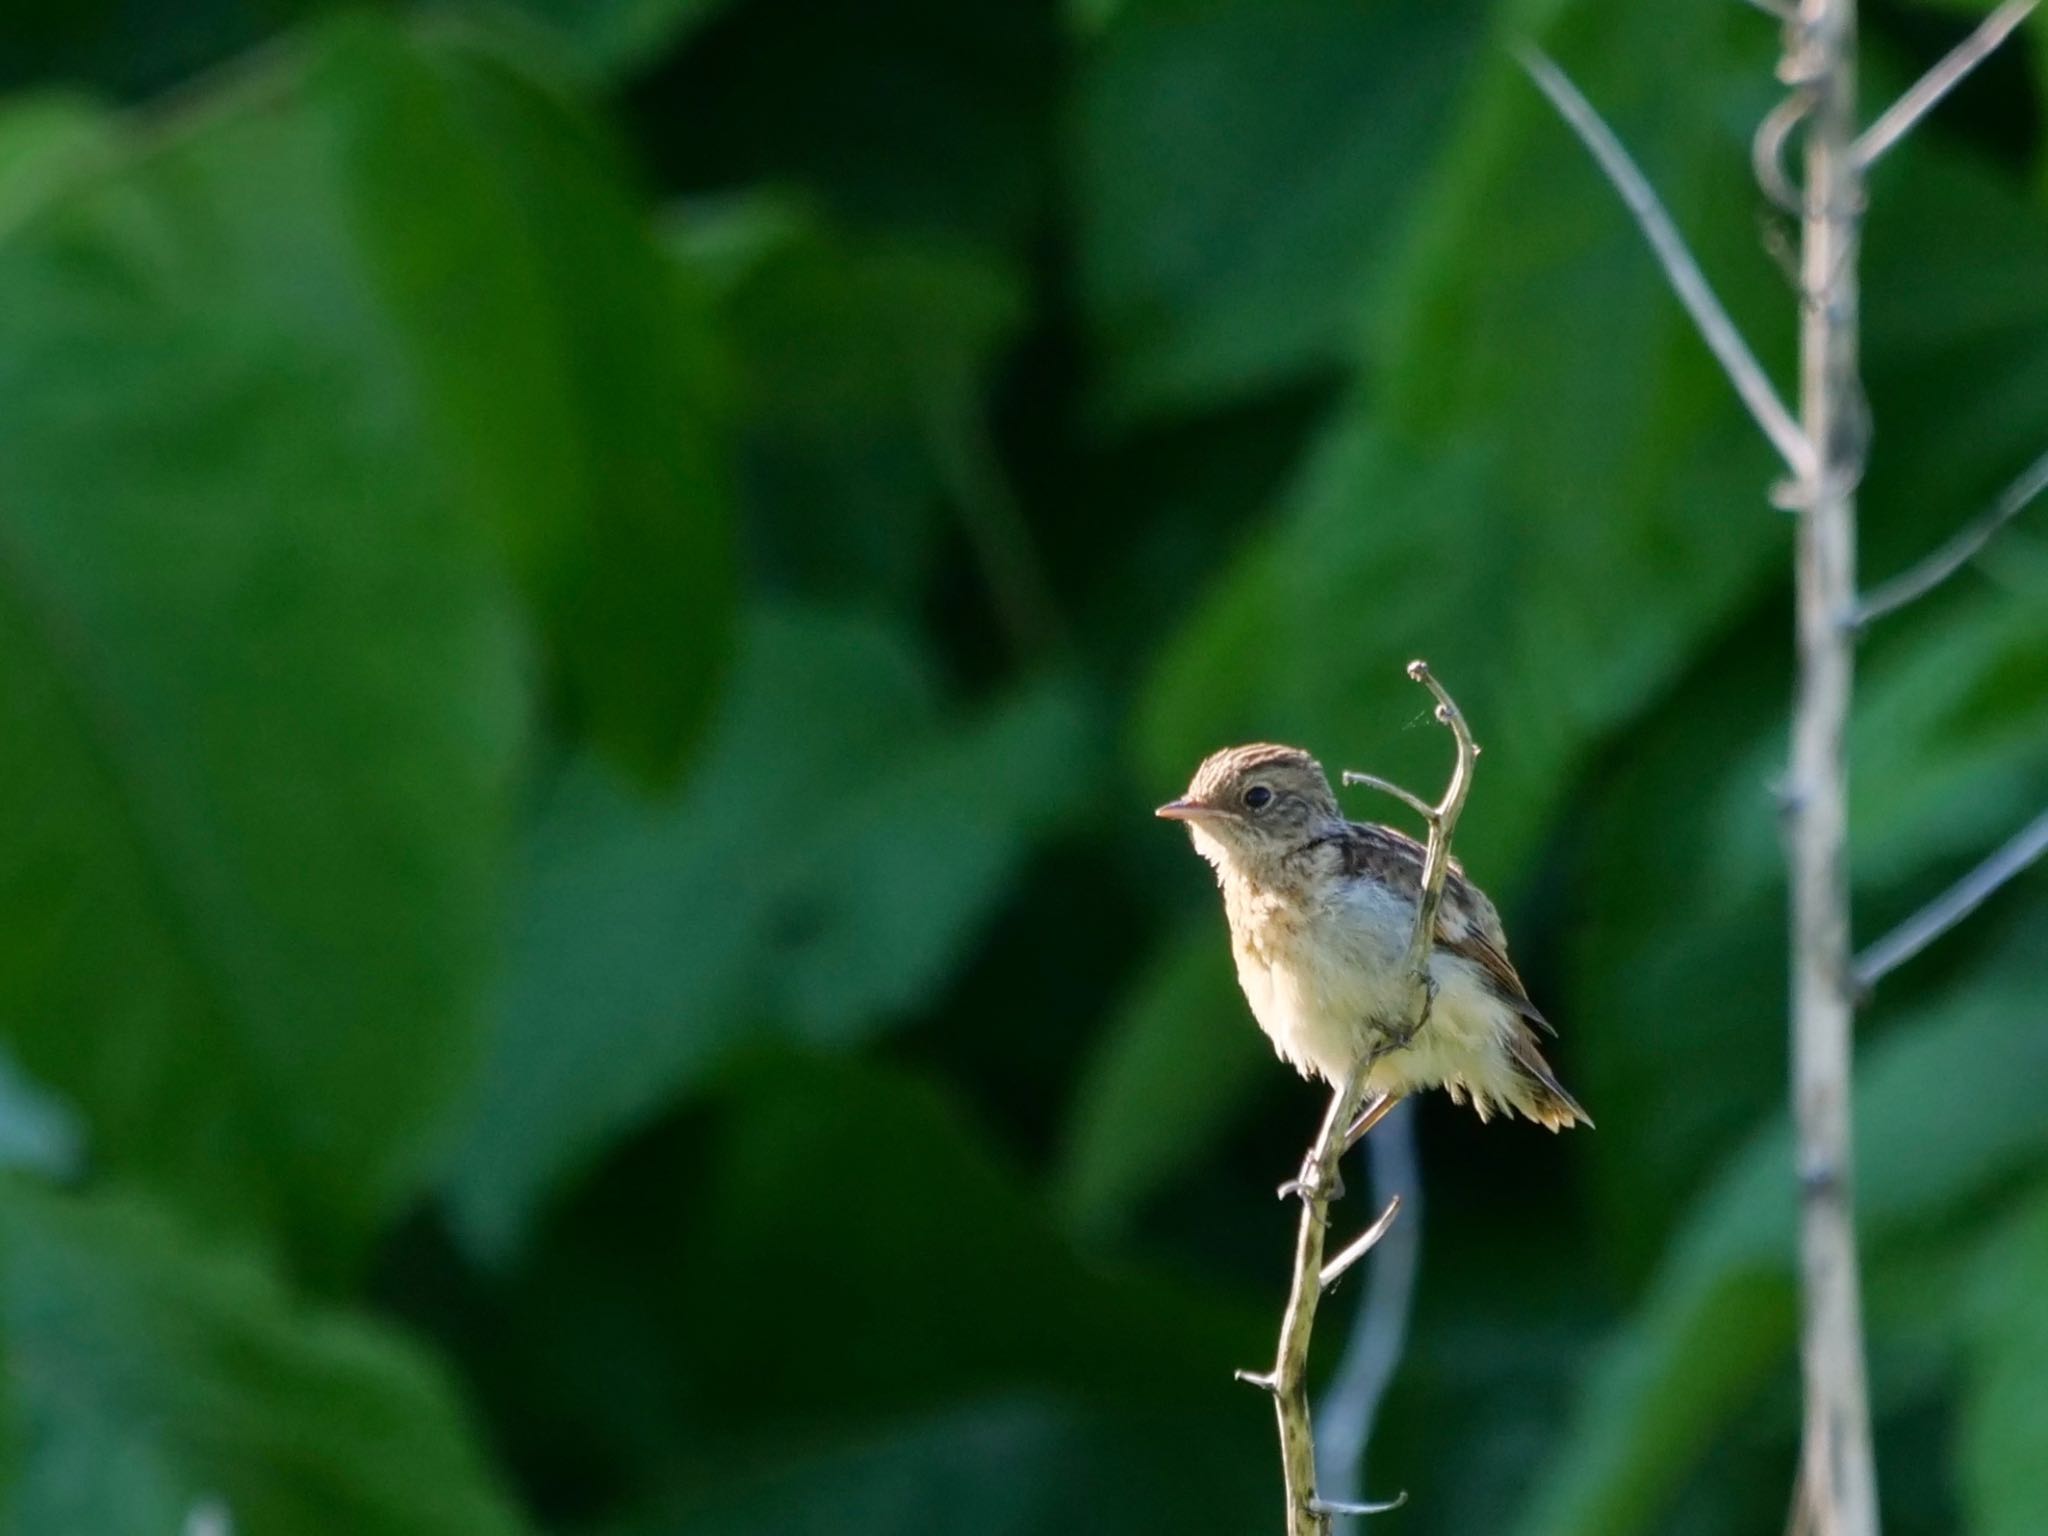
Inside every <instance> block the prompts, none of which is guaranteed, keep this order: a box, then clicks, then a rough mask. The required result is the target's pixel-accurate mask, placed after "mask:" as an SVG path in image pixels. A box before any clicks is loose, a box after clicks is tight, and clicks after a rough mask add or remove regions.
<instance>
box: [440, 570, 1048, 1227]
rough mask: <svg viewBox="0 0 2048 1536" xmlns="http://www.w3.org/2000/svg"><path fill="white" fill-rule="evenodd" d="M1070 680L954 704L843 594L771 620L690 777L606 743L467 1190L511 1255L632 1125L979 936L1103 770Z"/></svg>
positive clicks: (941, 971) (472, 1209)
mask: <svg viewBox="0 0 2048 1536" xmlns="http://www.w3.org/2000/svg"><path fill="white" fill-rule="evenodd" d="M1088 749H1089V742H1088V736H1087V732H1086V731H1085V730H1084V728H1083V723H1082V720H1081V718H1080V716H1079V712H1078V710H1077V707H1076V705H1075V703H1074V701H1073V700H1072V699H1071V698H1069V697H1068V696H1067V695H1066V694H1065V693H1063V692H1062V691H1060V690H1058V689H1056V688H1043V689H1039V690H1036V691H1033V692H1029V693H1026V694H1024V695H1021V696H1019V697H1017V698H1015V699H1013V700H1012V701H1010V702H1008V703H1007V704H1005V705H1003V706H1002V707H1000V708H998V709H996V710H995V711H993V712H992V713H990V714H989V715H987V716H986V717H984V718H982V719H980V720H977V721H972V722H954V721H949V720H948V718H947V715H946V712H945V711H943V710H942V709H941V708H940V707H939V703H938V700H937V698H936V697H935V694H934V690H933V687H932V684H931V681H930V679H929V678H928V677H926V676H925V675H924V672H923V670H922V667H921V666H920V664H919V662H918V659H917V658H916V657H914V656H913V655H911V654H910V653H909V652H908V651H907V650H906V649H905V648H904V646H903V644H902V643H901V641H900V640H899V639H898V638H897V637H896V636H895V635H893V634H891V633H889V632H887V631H885V630H882V629H879V628H877V627H875V626H873V625H871V624H867V623H863V622H860V621H854V620H848V619H840V618H833V617H830V616H828V615H826V614H824V613H822V612H809V613H807V612H803V611H788V612H781V611H773V610H771V611H769V612H767V613H765V614H763V615H761V616H760V617H758V618H757V619H756V621H755V622H754V623H753V624H752V626H751V627H750V630H749V632H748V635H747V638H746V642H745V644H744V645H743V647H742V652H741V657H740V660H739V663H738V668H737V672H736V674H735V677H734V682H733V686H732V690H731V693H730V695H729V698H728V700H727V703H726V706H725V708H724V711H723V713H722V716H721V718H720V720H719V723H718V725H717V727H716V729H715V731H714V735H713V745H712V747H711V749H710V752H709V755H708V757H707V759H706V761H705V763H704V766H703V768H702V769H701V771H700V772H699V773H698V774H697V775H696V776H695V777H694V778H693V779H692V781H691V784H690V786H689V789H688V792H687V793H686V794H684V795H683V796H681V797H680V798H678V799H676V800H674V801H673V802H671V803H668V804H648V803H646V802H644V801H640V800H636V799H635V798H634V797H633V796H631V795H630V794H628V793H626V792H624V791H623V790H622V789H621V788H620V787H619V786H618V785H617V784H616V783H615V782H613V781H611V780H609V779H608V778H606V777H605V776H604V775H602V774H601V773H599V772H596V771H594V770H593V769H592V768H591V767H590V766H589V765H587V764H586V765H582V766H579V767H578V768H576V769H575V770H573V771H572V772H570V773H569V774H568V775H567V777H566V778H565V780H564V782H563V783H562V784H561V785H560V786H559V788H558V790H557V792H556V793H555V795H554V796H553V799H552V803H551V804H550V806H549V808H548V810H547V812H546V814H545V816H544V818H543V821H542V825H541V828H540V831H539V834H538V836H537V839H536V842H535V845H534V848H533V851H532V855H531V864H532V871H533V872H532V878H531V882H530V885H529V887H528V891H527V894H526V899H525V901H524V904H523V910H522V912H521V913H520V916H519V919H518V927H517V937H516V939H515V942H514V945H513V953H514V955H515V956H516V963H515V966H514V969H513V973H512V976H511V978H510V980H509V982H508V984H507V988H506V994H505V1005H504V1012H503V1018H502V1020H501V1025H500V1032H499V1036H498V1039H497V1041H496V1044H495V1048H494V1050H493V1053H492V1056H491V1059H490V1061H489V1063H488V1066H487V1070H486V1072H485V1075H484V1080H483V1084H482V1088H481V1091H480V1093H479V1095H478V1098H477V1102H476V1104H475V1106H474V1108H473V1110H472V1112H471V1114H470V1116H469V1118H468V1122H467V1123H468V1129H467V1131H466V1132H465V1134H464V1136H463V1138H462V1144H461V1146H460V1149H459V1150H458V1152H457V1153H456V1156H455V1161H454V1164H453V1167H452V1170H451V1174H450V1196H451V1199H452V1201H453V1204H454V1209H455V1212H456V1215H457V1219H458V1222H459V1224H460V1225H461V1227H462V1228H463V1230H464V1232H465V1234H466V1235H467V1237H468V1238H469V1240H470V1241H471V1242H472V1243H473V1244H474V1245H475V1246H477V1247H478V1248H479V1249H481V1250H482V1251H485V1252H487V1253H493V1254H502V1253H503V1252H504V1251H505V1250H506V1249H507V1248H508V1247H509V1246H510V1245H511V1244H512V1243H513V1242H514V1241H515V1239H516V1238H517V1236H518V1234H519V1232H520V1230H521V1228H522V1227H523V1226H524V1225H525V1223H526V1222H527V1221H528V1219H529V1218H530V1216H531V1213H532V1210H533V1207H534V1205H535V1204H536V1203H537V1202H538V1201H539V1200H540V1199H541V1198H542V1197H543V1196H544V1195H545V1194H546V1193H547V1192H548V1190H549V1189H550V1188H551V1187H553V1186H554V1185H555V1184H556V1183H558V1182H559V1181H560V1180H561V1179H562V1178H563V1177H564V1176H565V1175H566V1174H567V1173H568V1172H570V1171H571V1170H572V1169H573V1168H574V1167H576V1166H577V1165H579V1164H581V1163H582V1162H583V1161H585V1160H586V1159H587V1158H588V1157H589V1156H590V1155H591V1154H592V1153H593V1152H595V1151H596V1150H597V1149H598V1148H600V1147H601V1146H603V1145H604V1144H605V1143H606V1142H607V1141H608V1140H609V1139H610V1138H612V1137H614V1136H617V1135H619V1134H620V1133H622V1132H623V1131H625V1130H627V1129H630V1128H631V1127H633V1126H634V1125H636V1124H638V1123H639V1122H641V1121H642V1120H644V1119H645V1118H646V1117H647V1116H648V1115H650V1114H651V1113H652V1112H653V1111H654V1110H655V1109H657V1108H658V1107H659V1106H661V1105H662V1104H664V1103H666V1102H668V1101H669V1100H670V1099H672V1098H673V1097H675V1096H676V1095H677V1094H679V1093H683V1092H686V1091H687V1090H689V1089H690V1088H691V1087H693V1086H694V1085H696V1084H697V1083H699V1082H700V1081H701V1080H702V1079H703V1077H704V1075H705V1074H706V1073H707V1072H708V1071H710V1070H711V1069H712V1068H713V1067H714V1066H715V1065H717V1064H718V1063H719V1062H720V1061H721V1060H723V1059H724V1058H726V1057H727V1056H729V1055H730V1054H731V1053H732V1052H733V1051H734V1050H735V1049H736V1048H738V1047H739V1046H741V1045H742V1044H744V1043H746V1042H748V1041H752V1040H759V1039H762V1038H765V1037H767V1036H769V1035H773V1034H782V1035H785V1036H793V1037H795V1038H799V1039H805V1040H812V1041H819V1042H826V1043H831V1044H835V1045H844V1044H848V1043H851V1042H854V1041H857V1040H860V1039H863V1038H865V1037H866V1036H867V1035H868V1034H869V1033H871V1032H872V1031H873V1030H875V1029H876V1028H877V1027H879V1026H880V1025H881V1024H883V1023H884V1022H885V1021H887V1020H888V1019H890V1018H891V1017H894V1016H898V1015H901V1014H903V1013H905V1012H907V1011H908V1010H909V1009H910V1008H911V1007H913V1006H914V1005H915V1004H916V1003H917V1002H918V1001H919V1000H920V999H921V998H923V997H925V996H926V995H928V993H929V991H930V989H931V988H932V987H933V986H934V985H936V984H937V983H938V982H939V981H941V980H942V979H943V978H944V977H945V976H946V975H947V974H948V973H949V972H950V970H951V969H952V967H953V966H954V965H956V964H957V963H958V961H959V959H960V958H961V956H962V954H963V952H964V950H965V948H966V946H967V944H968V943H969V942H970V941H971V940H972V938H973V936H974V934H975V933H976V931H977V930H978V929H979V927H980V925H981V924H982V923H983V922H984V921H985V920H986V918H987V916H988V914H989V912H990V910H991V909H992V907H993V904H994V903H995V902H996V900H998V899H999V897H1000V895H1001V893H1002V891H1003V889H1004V886H1005V884H1006V882H1007V880H1008V879H1009V877H1010V875H1011V873H1012V871H1014V870H1015V869H1016V867H1017V866H1018V865H1019V864H1020V863H1021V861H1022V860H1023V858H1024V856H1025V855H1026V853H1027V852H1028V851H1029V850H1030V848H1031V846H1032V844H1033V841H1034V840H1035V839H1036V838H1037V837H1039V836H1041V835H1043V833H1044V832H1045V831H1046V830H1047V829H1048V828H1050V827H1051V826H1053V825H1055V824H1056V823H1057V822H1058V821H1059V820H1060V819H1061V818H1062V817H1064V816H1065V815H1066V814H1067V812H1068V811H1069V809H1070V808H1071V807H1072V806H1073V804H1074V803H1075V800H1076V797H1077V796H1078V794H1079V793H1080V792H1081V789H1082V787H1083V786H1084V784H1085V781H1086V774H1085V772H1084V771H1080V770H1078V769H1077V768H1076V766H1075V764H1076V761H1077V759H1079V758H1082V757H1083V756H1084V755H1085V754H1086V752H1087V751H1088Z"/></svg>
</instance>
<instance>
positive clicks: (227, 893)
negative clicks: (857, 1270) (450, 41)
mask: <svg viewBox="0 0 2048 1536" xmlns="http://www.w3.org/2000/svg"><path fill="white" fill-rule="evenodd" d="M336 67H339V66H336ZM373 78H374V77H373ZM337 89H338V88H337V87H336V86H335V85H334V84H333V82H332V80H331V79H330V80H329V81H328V83H326V84H314V85H310V86H308V87H307V88H305V90H304V92H303V93H301V94H296V95H290V96H288V97H287V99H286V103H285V104H284V105H283V106H281V107H280V106H279V105H278V104H276V103H274V102H273V103H272V104H270V105H269V106H268V107H267V108H266V109H264V110H253V109H251V110H244V111H241V112H238V113H229V114H226V115H224V116H221V117H219V118H217V119H213V120H210V121H208V122H206V123H204V124H203V125H202V126H200V127H197V128H195V129H194V130H193V131H192V132H191V133H189V134H188V135H185V136H181V137H177V138H174V139H171V140H169V141H165V142H163V143H161V144H160V145H154V146H152V145H147V144H128V145H124V146H123V149H122V153H121V154H120V155H119V156H118V157H113V156H110V157H107V158H106V159H105V160H104V161H102V162H96V163H95V165H94V166H93V168H92V169H91V170H90V171H89V172H86V173H82V174H80V175H78V176H76V177H74V178H71V179H69V180H66V181H64V182H63V183H62V184H61V188H58V189H53V190H52V192H51V194H50V195H48V196H46V197H44V198H43V199H42V200H41V201H40V202H39V204H38V206H37V208H36V209H35V211H34V212H33V214H31V215H29V216H25V217H23V218H22V219H20V220H19V221H18V222H17V223H16V224H15V225H14V227H13V228H12V230H11V231H10V233H9V234H8V236H7V238H6V239H5V240H4V242H0V676H5V677H6V679H7V686H6V688H5V689H4V690H0V736H4V737H5V739H7V740H8V741H9V742H10V743H14V744H15V745H14V747H13V748H12V749H10V750H9V751H8V752H7V753H5V754H4V755H0V934H4V939H0V1027H4V1028H5V1030H6V1032H7V1034H8V1036H9V1037H10V1038H11V1040H12V1042H13V1044H14V1048H15V1050H16V1052H17V1053H18V1055H19V1057H20V1059H21V1061H22V1063H23V1065H24V1066H25V1067H26V1068H27V1069H28V1070H29V1071H30V1072H32V1073H33V1074H34V1075H36V1076H37V1077H38V1078H40V1079H42V1080H44V1081H46V1082H47V1083H48V1084H49V1085H50V1086H51V1087H52V1088H54V1089H55V1090H57V1091H58V1092H60V1093H61V1094H63V1095H64V1096H65V1097H66V1098H68V1099H69V1100H70V1101H71V1102H73V1103H74V1104H75V1105H76V1106H77V1107H78V1109H79V1110H80V1112H81V1113H82V1114H84V1115H85V1116H86V1117H87V1118H88V1120H89V1122H90V1125H91V1134H92V1143H93V1150H94V1155H95V1158H96V1159H97V1160H98V1161H99V1162H100V1163H101V1164H102V1166H104V1167H105V1168H107V1169H108V1170H109V1171H111V1172H115V1173H119V1174H122V1175H125V1176H128V1177H131V1178H135V1179H139V1180H141V1181H143V1182H145V1183H148V1184H150V1185H153V1186H155V1187H157V1188H160V1189H165V1190H170V1191H175V1192H176V1193H177V1194H178V1195H179V1197H180V1198H181V1199H183V1200H184V1201H185V1202H186V1203H187V1204H188V1205H189V1206H190V1207H192V1208H194V1209H196V1210H199V1211H203V1212H205V1213H207V1214H209V1215H210V1216H215V1217H233V1218H234V1219H236V1220H238V1221H248V1220H251V1219H254V1220H257V1221H260V1222H263V1223H265V1224H275V1225H277V1226H279V1227H281V1228H282V1229H283V1230H284V1231H285V1232H287V1233H288V1234H289V1235H290V1237H291V1238H292V1239H293V1241H294V1242H295V1244H297V1245H298V1246H300V1248H301V1249H302V1251H304V1252H306V1253H308V1254H311V1255H314V1256H317V1257H323V1258H328V1259H332V1258H334V1257H337V1256H339V1255H342V1254H346V1253H348V1252H349V1251H350V1250H351V1249H352V1248H353V1246H354V1245H355V1243H356V1241H357V1240H358V1239H359V1238H360V1237H361V1235H362V1234H363V1232H364V1231H365V1229H366V1228H367V1227H368V1226H369V1225H371V1224H372V1223H373V1222H374V1221H376V1220H377V1219H378V1218H379V1217H381V1216H382V1215H383V1214H385V1213H386V1212H388V1211H389V1210H390V1209H391V1208H392V1206H393V1205H394V1204H395V1203H396V1202H397V1201H399V1200H400V1199H402V1198H403V1197H404V1196H405V1194H406V1193H407V1192H408V1191H409V1189H410V1188H411V1187H412V1184H413V1182H414V1179H415V1178H416V1176H417V1174H418V1171H419V1167H420V1164H421V1162H422V1161H423V1155H422V1154H423V1151H424V1148H423V1141H424V1138H425V1135H426V1132H427V1130H428V1128H429V1125H430V1123H431V1121H432V1120H433V1118H434V1117H435V1116H436V1115H437V1113H438V1112H439V1110H440V1108H441V1106H442V1104H443V1102H444V1100H445V1098H446V1096H447V1094H448V1092H449V1090H450V1089H451V1088H452V1087H453V1086H454V1085H455V1084H456V1082H457V1081H458V1080H459V1078H460V1077H461V1075H462V1074H463V1073H464V1071H465V1070H466V1067H467V1064H468V1062H469V1060H470V1057H471V1049H472V1042H473V1033H474V1031H473V1026H474V1017H473V992H474V988H475V986H476V984H477V982H478V980H479V978H480V975H481V972H482V968H483V965H484V963H485V961H486V957H487V955H488V951H489V946H490V940H491V929H492V924H491V917H492V912H491V900H490V891H491V886H492V882H493V881H494V879H495V877H496V873H497V869H498V860H499V850H500V848H501V846H502V842H503V839H504V835H505V827H506V820H507V817H508V814H509V812H510V809H511V792H512V775H513V770H514V766H515V763H516V761H517V749H518V744H519V741H520V735H521V731H522V724H523V720H522V716H523V711H522V708H521V705H520V698H519V689H518V661H519V647H518V643H517V628H516V615H515V611H514V609H513V607H512V605H511V603H510V601H509V595H508V593H507V591H506V589H505V585H504V583H503V581H502V580H501V579H500V577H499V575H498V571H497V561H496V560H495V559H494V557H493V553H492V548H491V546H490V544H489V543H488V542H487V541H486V540H485V539H484V537H483V536H482V532H481V529H480V526H479V525H478V523H477V522H476V521H475V520H473V519H470V518H466V517H464V516H462V515H460V514H459V513H458V512H457V511H456V510H455V507H454V506H453V505H452V504H451V496H450V490H449V487H448V485H447V483H446V480H445V477H444V475H443V473H442V467H441V463H440V458H439V455H438V453H437V452H436V448H437V442H436V439H435V438H434V436H433V433H432V431H431V425H430V420H429V419H428V418H427V417H426V414H425V412H424V410H423V408H422V405H421V403H420V402H419V400H418V398H417V395H416V393H415V390H414V388H413V387H412V380H411V376H410V375H409V374H408V372H407V371H406V370H405V367H404V341H403V338H402V337H401V336H399V335H397V334H394V331H393V328H392V326H391V323H390V319H389V317H388V316H387V315H386V314H385V313H384V312H383V311H382V310H381V309H380V308H379V306H378V305H377V303H376V300H375V295H374V288H373V286H372V285H371V284H370V283H369V282H368V280H367V275H366V273H365V271H364V267H363V258H362V253H361V250H360V247H359V246H358V245H357V243H356V240H355V235H354V219H355V216H356V214H355V209H354V207H353V204H352V201H351V199H350V198H349V197H348V196H346V195H345V193H344V190H343V185H342V183H343V182H344V181H345V177H344V175H343V172H342V168H341V165H340V164H338V161H339V162H344V163H345V160H346V156H345V155H344V154H343V151H342V149H341V147H340V146H341V144H343V143H345V142H346V131H345V129H346V123H347V121H348V118H349V111H348V109H347V108H346V107H345V106H344V104H343V103H342V102H341V101H340V100H339V99H338V97H337V95H336V90H337Z"/></svg>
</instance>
